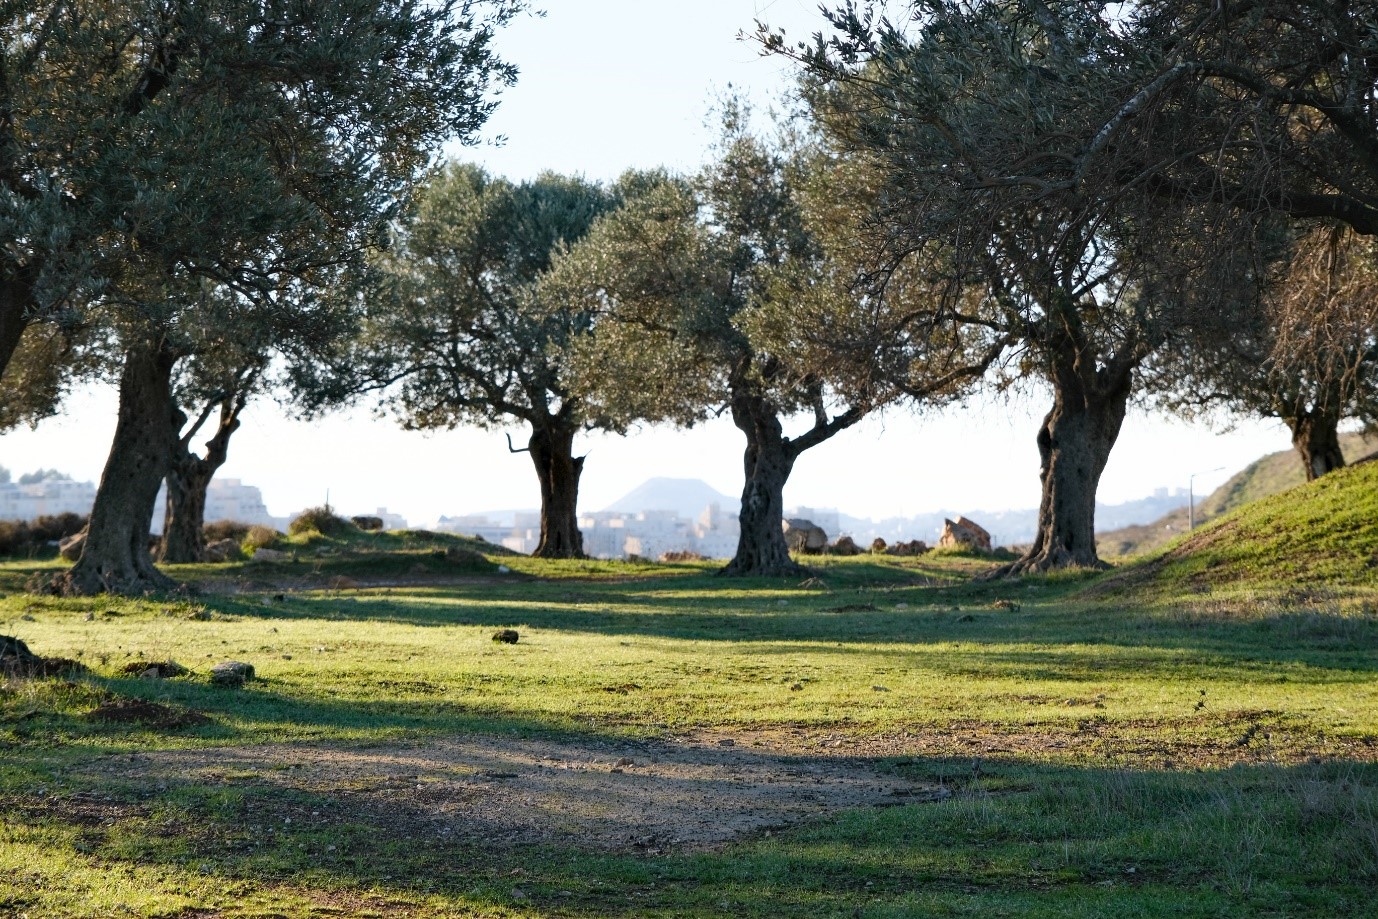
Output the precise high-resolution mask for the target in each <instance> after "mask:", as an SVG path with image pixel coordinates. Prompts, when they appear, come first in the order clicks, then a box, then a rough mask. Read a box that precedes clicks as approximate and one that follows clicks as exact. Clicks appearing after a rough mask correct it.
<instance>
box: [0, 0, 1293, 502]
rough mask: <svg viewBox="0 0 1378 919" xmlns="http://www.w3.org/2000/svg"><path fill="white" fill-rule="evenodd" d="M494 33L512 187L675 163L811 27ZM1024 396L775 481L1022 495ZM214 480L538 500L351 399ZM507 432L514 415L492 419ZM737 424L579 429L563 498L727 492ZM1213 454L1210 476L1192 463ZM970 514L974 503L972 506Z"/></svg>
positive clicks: (1030, 454) (710, 14)
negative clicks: (699, 482)
mask: <svg viewBox="0 0 1378 919" xmlns="http://www.w3.org/2000/svg"><path fill="white" fill-rule="evenodd" d="M547 7H548V15H547V16H546V17H544V18H540V19H538V18H529V19H526V20H524V21H521V22H519V23H517V24H515V25H514V26H513V27H511V28H510V29H509V30H507V31H506V32H505V33H504V34H503V35H502V36H501V40H500V47H501V49H502V51H503V53H504V55H505V56H506V57H507V58H508V59H510V60H511V61H513V62H514V63H516V64H517V65H518V66H519V67H520V68H521V77H520V78H519V80H518V83H517V85H516V86H515V87H514V88H512V89H511V90H508V91H507V92H506V93H505V94H504V96H503V99H502V103H501V106H500V107H499V109H498V111H497V113H496V115H495V116H494V117H493V119H492V121H491V122H490V123H489V126H488V129H487V130H486V131H485V138H489V139H491V138H493V137H496V136H498V135H505V137H506V142H505V143H504V144H503V145H501V146H495V145H492V144H485V145H482V146H479V147H467V148H465V147H456V148H454V149H453V150H452V151H451V152H452V154H453V155H455V156H457V157H461V158H468V159H475V160H478V161H480V162H482V163H483V164H484V166H485V167H486V168H487V169H489V171H491V172H494V173H497V174H501V175H505V176H507V177H509V178H512V179H516V180H520V179H524V178H529V177H531V176H534V175H535V174H536V173H538V172H540V171H541V170H544V169H550V170H554V171H557V172H564V173H582V174H584V175H585V176H587V177H589V178H592V179H612V178H615V177H616V176H617V175H618V174H619V173H621V172H622V171H623V170H624V169H626V168H628V167H632V166H636V167H652V166H658V165H663V166H668V167H670V168H673V169H679V170H692V169H693V168H695V167H696V166H698V165H699V164H700V163H701V162H703V159H704V156H705V150H706V147H707V146H708V144H709V143H710V142H711V140H712V138H713V129H712V128H711V127H710V126H709V109H710V107H711V103H712V100H713V99H714V98H715V97H716V96H718V95H720V94H721V93H722V92H724V91H725V90H726V89H727V88H728V87H729V85H731V86H733V87H736V88H738V89H739V90H744V91H746V92H747V93H748V94H749V95H751V96H752V97H753V98H755V99H756V100H757V102H758V104H760V105H767V104H769V103H770V101H771V99H772V98H773V97H774V96H775V95H776V94H777V93H778V92H779V91H781V90H783V89H785V88H786V87H787V86H788V83H789V78H788V68H787V67H786V66H785V65H784V64H783V63H782V62H779V61H776V60H761V59H759V58H758V57H757V55H756V51H755V47H754V46H753V45H752V44H751V43H749V42H743V41H738V40H737V35H738V33H739V32H741V31H742V30H747V31H751V29H752V23H753V21H754V20H755V19H756V18H762V19H765V20H766V21H767V22H770V23H771V24H772V25H776V26H782V27H784V28H785V29H786V30H787V31H788V32H789V34H790V35H791V36H798V37H800V38H804V37H806V36H807V35H808V34H809V33H811V32H813V31H816V30H817V29H818V28H820V27H821V19H820V18H819V16H818V13H817V6H816V4H815V3H813V2H808V0H698V2H695V3H668V2H663V0H650V2H648V0H579V2H577V3H574V2H569V0H565V2H564V3H561V2H559V0H550V2H548V3H547ZM1044 401H1045V400H1044V398H1043V397H1038V396H1030V397H1027V398H1026V399H1024V400H1022V401H1021V402H1017V403H1015V404H1013V405H1006V404H1004V403H1000V402H982V403H979V404H973V405H972V406H969V407H968V408H965V409H961V408H958V409H951V410H948V411H945V412H943V413H940V414H934V413H924V412H919V411H915V410H912V409H910V408H908V407H904V406H901V407H896V408H892V409H890V410H888V411H887V412H886V413H885V414H884V415H883V416H878V417H875V418H872V419H870V420H868V421H866V422H863V423H862V424H861V425H859V426H858V427H856V428H854V429H852V430H850V431H847V432H844V433H843V434H841V435H839V436H838V437H835V438H834V439H833V440H831V441H829V442H828V443H826V444H824V445H822V446H820V447H818V448H816V449H814V450H811V451H809V452H808V453H806V454H805V455H804V456H803V457H802V458H801V459H800V461H799V462H798V464H797V465H796V466H795V470H794V474H793V476H792V477H791V479H790V483H789V485H788V486H787V487H786V489H785V500H786V504H787V505H791V506H792V505H808V506H814V507H836V508H839V509H841V510H843V511H845V512H847V513H850V514H855V515H857V516H862V517H886V516H891V515H896V514H914V513H918V512H921V511H931V510H949V511H953V512H957V513H968V514H974V513H975V512H978V511H980V510H1002V509H1009V508H1027V507H1036V506H1037V504H1038V495H1039V488H1038V453H1037V449H1036V447H1035V445H1034V434H1035V431H1036V428H1037V424H1038V419H1039V418H1040V417H1041V416H1042V414H1043V412H1044V411H1045V410H1046V405H1044V404H1043V403H1044ZM115 410H116V406H115V398H114V394H113V392H111V391H110V390H108V389H106V388H102V387H92V388H90V389H87V390H84V391H82V392H80V393H76V394H74V395H73V397H72V398H71V399H69V401H68V404H67V409H66V412H65V413H64V414H63V415H62V416H61V417H58V418H54V419H51V420H49V421H46V422H44V423H43V424H41V425H40V426H39V427H38V429H37V430H34V431H31V430H28V429H21V430H18V431H14V432H11V433H9V434H6V435H4V436H0V465H3V466H5V467H7V468H9V469H10V470H11V471H13V472H16V473H20V472H26V471H29V470H31V469H35V468H38V467H40V466H42V467H55V468H57V469H60V470H62V471H64V472H67V473H68V474H70V475H72V476H73V477H74V478H77V479H89V480H92V481H95V480H98V479H99V477H100V472H101V469H102V467H103V465H104V462H105V456H106V452H107V450H108V448H109V444H110V439H111V436H112V435H113V432H114V428H115ZM246 416H247V417H246V418H245V421H244V427H243V428H242V429H241V430H240V431H239V432H238V433H236V434H235V436H234V439H233V441H232V443H231V445H230V458H229V461H228V462H227V463H226V464H225V466H224V467H222V469H221V471H220V473H219V475H220V476H221V477H226V478H239V479H242V480H243V481H244V482H246V483H247V484H251V485H257V486H259V487H260V488H261V489H262V490H263V494H264V499H265V501H266V503H267V505H268V509H269V511H270V512H272V513H274V514H278V515H285V514H289V513H292V512H295V511H297V510H300V509H301V508H303V507H307V506H309V505H313V504H319V503H322V502H323V501H324V500H325V496H326V491H327V489H328V490H329V494H330V501H331V504H332V505H334V506H335V507H337V508H338V509H340V510H341V511H343V512H345V513H351V514H354V513H363V512H370V511H372V510H374V509H376V508H378V507H387V508H388V509H389V510H390V511H394V512H398V513H401V514H403V515H404V516H406V517H407V518H408V520H409V521H410V522H411V523H412V524H413V525H421V524H425V523H429V522H432V521H434V520H435V519H436V518H437V517H438V516H440V515H441V514H446V515H454V514H460V513H471V512H480V511H483V510H496V509H503V508H517V507H526V508H533V507H536V506H538V505H539V502H540V496H539V491H538V490H537V485H536V477H535V473H534V471H533V470H532V468H531V463H530V460H529V459H528V457H527V456H526V455H525V454H521V455H511V454H509V453H508V452H507V445H506V441H505V440H504V438H503V435H502V433H501V432H500V431H495V432H484V431H475V430H459V431H453V432H438V433H435V434H418V433H411V432H404V431H401V430H400V429H399V428H398V427H397V425H396V424H395V422H392V421H389V420H376V419H375V418H374V417H373V413H372V412H371V411H369V410H368V409H357V410H354V411H351V412H348V413H340V414H337V415H334V416H331V417H330V418H328V419H325V420H324V421H322V422H319V423H317V424H306V423H303V422H296V421H292V420H290V419H289V418H288V417H287V415H286V414H284V413H283V412H282V411H281V410H280V409H278V408H277V407H276V406H275V405H273V404H272V403H271V402H260V403H257V404H255V405H253V406H252V407H251V409H250V410H249V411H248V412H247V413H246ZM507 430H508V431H510V432H511V434H512V438H513V440H514V441H516V442H517V443H518V444H521V443H524V442H525V440H526V436H527V435H526V432H525V430H524V429H523V428H522V427H521V426H519V425H515V424H514V425H512V426H510V427H509V428H507ZM743 444H744V441H743V439H742V437H741V435H740V433H739V432H738V431H737V430H736V429H735V428H734V427H733V426H732V425H731V423H730V422H728V421H722V420H720V421H716V422H713V423H710V424H708V425H705V426H703V427H701V428H698V429H695V430H692V431H683V432H681V431H674V430H672V429H669V428H651V429H646V430H642V431H639V432H636V433H634V434H632V435H631V436H629V437H626V438H619V437H613V436H607V435H597V436H590V437H587V438H584V439H583V441H582V444H581V445H580V447H579V449H581V450H583V451H585V452H587V454H588V460H587V462H586V464H585V469H584V479H583V488H582V491H581V500H580V508H581V509H582V510H597V509H599V508H602V507H603V506H605V505H607V504H610V503H612V502H613V501H615V500H616V499H617V498H618V497H620V496H621V495H622V494H624V493H626V492H628V491H630V490H631V489H632V488H634V487H635V486H636V485H638V484H640V483H641V482H642V481H643V480H645V479H647V478H649V477H651V476H672V477H679V478H698V479H703V480H704V481H706V482H708V483H709V484H710V485H712V486H713V487H715V488H717V489H718V490H719V491H722V492H725V493H727V494H733V495H735V494H739V493H740V491H741V478H742V459H741V454H742V447H743ZM1288 447H1289V440H1288V435H1287V431H1286V429H1285V428H1284V427H1282V426H1281V425H1279V424H1276V423H1266V424H1265V423H1261V422H1247V423H1243V424H1240V425H1239V426H1238V427H1237V428H1236V429H1235V430H1234V431H1233V432H1231V433H1226V434H1220V433H1216V432H1213V431H1212V430H1210V429H1209V428H1207V427H1205V426H1203V425H1199V424H1197V425H1192V424H1187V423H1184V422H1180V421H1175V420H1171V419H1165V418H1160V417H1154V416H1149V415H1147V414H1146V413H1144V412H1142V411H1135V412H1133V413H1132V414H1131V416H1130V418H1129V419H1128V420H1127V421H1126V422H1125V425H1124V430H1123V432H1122V434H1121V436H1120V440H1119V443H1118V444H1117V445H1116V447H1115V451H1114V453H1113V454H1112V455H1111V459H1110V464H1109V466H1108V468H1107V469H1106V471H1105V475H1104V476H1103V478H1102V480H1101V489H1100V497H1101V500H1102V501H1105V502H1109V503H1115V502H1120V501H1127V500H1132V499H1134V498H1139V497H1144V496H1146V495H1148V494H1151V493H1152V491H1153V490H1154V489H1155V488H1159V487H1167V488H1186V487H1187V481H1188V477H1189V476H1190V475H1191V474H1192V473H1197V472H1204V473H1206V474H1204V475H1198V476H1197V477H1196V489H1197V492H1198V494H1199V493H1203V492H1204V491H1209V490H1210V489H1212V488H1214V487H1215V486H1216V485H1219V484H1220V483H1221V482H1223V481H1224V480H1225V479H1226V478H1227V477H1228V476H1229V475H1230V474H1232V473H1234V472H1235V471H1237V470H1239V469H1240V468H1242V467H1243V466H1244V465H1246V464H1247V463H1249V462H1251V461H1252V460H1254V459H1256V458H1257V457H1259V456H1260V455H1262V454H1264V453H1268V452H1272V451H1275V450H1283V449H1287V448H1288ZM1216 467H1224V468H1223V469H1222V470H1221V471H1218V472H1206V471H1207V470H1212V469H1215V468H1216ZM976 517H977V519H978V521H979V515H976Z"/></svg>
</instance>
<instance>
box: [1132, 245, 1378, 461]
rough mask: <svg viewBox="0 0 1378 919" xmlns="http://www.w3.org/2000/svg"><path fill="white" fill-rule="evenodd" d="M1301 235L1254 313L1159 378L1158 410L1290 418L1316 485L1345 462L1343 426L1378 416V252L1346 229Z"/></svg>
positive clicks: (1240, 315) (1183, 352)
mask: <svg viewBox="0 0 1378 919" xmlns="http://www.w3.org/2000/svg"><path fill="white" fill-rule="evenodd" d="M1295 229H1296V230H1299V231H1300V235H1299V236H1296V233H1295V232H1286V233H1284V234H1283V235H1285V236H1289V237H1293V236H1294V237H1295V238H1293V239H1289V240H1286V241H1285V242H1284V243H1283V244H1282V246H1281V248H1282V250H1283V251H1282V252H1281V253H1280V254H1279V255H1278V257H1277V259H1276V261H1277V263H1278V266H1277V268H1276V270H1275V271H1274V272H1273V273H1272V275H1271V277H1270V278H1269V282H1268V283H1267V284H1266V285H1264V286H1263V287H1262V288H1260V290H1259V293H1258V296H1259V302H1258V304H1257V308H1256V309H1252V310H1240V311H1237V312H1236V313H1235V316H1236V317H1237V321H1236V322H1234V323H1232V324H1231V325H1230V326H1229V327H1228V328H1222V329H1220V330H1218V332H1219V334H1215V335H1211V336H1206V337H1201V338H1199V339H1197V340H1192V341H1188V342H1186V343H1184V347H1182V348H1181V349H1180V350H1176V351H1173V352H1171V353H1165V354H1162V355H1159V356H1155V359H1154V361H1153V365H1154V366H1153V367H1152V368H1151V372H1152V373H1154V374H1155V375H1156V376H1157V377H1159V378H1160V379H1161V381H1162V383H1161V385H1160V387H1159V391H1160V392H1161V393H1162V396H1161V397H1160V399H1159V402H1160V404H1162V405H1164V406H1165V407H1166V408H1168V409H1170V410H1174V411H1177V412H1179V413H1182V414H1184V415H1187V416H1188V417H1193V416H1197V415H1206V416H1208V417H1209V416H1211V415H1213V413H1214V412H1216V411H1219V410H1223V411H1225V412H1227V413H1228V417H1240V416H1243V417H1250V416H1252V417H1264V418H1276V419H1278V420H1279V421H1282V422H1283V423H1284V424H1286V425H1287V427H1288V429H1289V431H1290V432H1291V435H1292V445H1293V447H1294V448H1295V449H1296V451H1297V455H1298V458H1299V459H1300V461H1301V464H1302V468H1303V469H1304V470H1305V472H1306V478H1307V479H1308V480H1311V479H1315V478H1318V477H1320V476H1322V475H1325V474H1326V473H1328V472H1332V471H1334V470H1336V469H1339V468H1340V467H1342V466H1344V465H1345V458H1344V454H1343V453H1342V452H1341V450H1340V438H1339V428H1340V424H1341V423H1342V422H1344V421H1346V420H1357V421H1361V422H1365V423H1372V422H1373V421H1374V420H1375V419H1378V277H1375V272H1378V251H1375V242H1374V240H1373V239H1372V238H1371V237H1364V236H1360V235H1358V234H1357V233H1355V232H1354V231H1353V230H1352V229H1350V228H1348V227H1346V226H1343V225H1333V224H1332V225H1319V226H1312V227H1310V228H1306V227H1298V228H1295Z"/></svg>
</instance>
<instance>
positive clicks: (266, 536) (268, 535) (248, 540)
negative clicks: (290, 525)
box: [241, 524, 282, 551]
mask: <svg viewBox="0 0 1378 919" xmlns="http://www.w3.org/2000/svg"><path fill="white" fill-rule="evenodd" d="M281 538H282V534H281V533H279V532H278V531H277V530H275V529H273V528H272V527H265V526H259V525H258V524H255V525H254V526H251V527H249V531H248V532H247V533H245V534H244V539H243V540H242V542H241V545H243V546H244V549H245V551H248V550H250V549H263V548H266V547H267V546H271V545H272V544H273V543H275V542H277V541H278V540H279V539H281Z"/></svg>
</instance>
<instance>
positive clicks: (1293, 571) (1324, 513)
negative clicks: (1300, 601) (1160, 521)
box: [1096, 462, 1378, 592]
mask: <svg viewBox="0 0 1378 919" xmlns="http://www.w3.org/2000/svg"><path fill="white" fill-rule="evenodd" d="M1149 582H1152V583H1153V584H1154V585H1155V586H1156V587H1157V588H1159V589H1164V590H1170V591H1171V590H1180V589H1183V588H1185V589H1187V590H1192V591H1198V592H1199V591H1203V590H1205V591H1208V590H1211V589H1214V588H1216V587H1226V586H1230V587H1235V588H1242V589H1248V590H1260V589H1262V590H1270V589H1286V590H1298V589H1305V588H1308V587H1321V588H1325V589H1331V588H1340V587H1352V586H1360V585H1362V586H1375V585H1378V462H1365V463H1362V464H1360V465H1357V466H1350V467H1349V468H1347V469H1341V470H1339V471H1338V472H1333V473H1331V474H1330V475H1327V476H1324V477H1323V478H1320V479H1317V480H1316V481H1314V482H1309V483H1306V484H1303V485H1298V486H1296V487H1294V488H1290V489H1287V490H1286V491H1283V492H1280V493H1278V494H1274V495H1269V496H1268V497H1265V498H1260V499H1258V500H1256V501H1251V502H1249V503H1247V504H1244V505H1243V506H1241V507H1239V508H1237V509H1235V510H1234V511H1233V512H1231V513H1228V514H1226V515H1224V516H1223V517H1220V518H1218V519H1216V520H1214V521H1211V522H1210V523H1208V524H1206V525H1204V526H1201V527H1198V528H1197V530H1196V532H1195V533H1193V534H1192V535H1190V536H1189V537H1186V538H1183V539H1181V540H1180V541H1179V542H1177V543H1176V544H1173V545H1171V546H1170V547H1169V548H1168V551H1167V552H1165V553H1164V554H1163V555H1161V556H1159V557H1157V558H1154V559H1150V560H1146V561H1144V562H1142V563H1139V564H1135V565H1131V566H1129V567H1127V568H1125V569H1123V570H1121V571H1120V572H1119V573H1117V574H1116V575H1114V576H1112V577H1110V578H1109V579H1107V580H1106V581H1105V582H1102V583H1101V584H1099V585H1097V588H1096V589H1097V590H1113V589H1115V588H1117V587H1123V586H1128V585H1134V586H1136V587H1137V586H1142V585H1144V584H1146V583H1149Z"/></svg>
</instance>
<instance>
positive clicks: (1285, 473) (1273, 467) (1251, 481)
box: [1096, 434, 1378, 558]
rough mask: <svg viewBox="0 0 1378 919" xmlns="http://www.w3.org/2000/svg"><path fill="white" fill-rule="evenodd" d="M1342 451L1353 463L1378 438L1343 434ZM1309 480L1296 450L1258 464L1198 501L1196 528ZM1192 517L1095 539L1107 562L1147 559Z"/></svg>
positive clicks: (1375, 446)
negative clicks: (1134, 557)
mask: <svg viewBox="0 0 1378 919" xmlns="http://www.w3.org/2000/svg"><path fill="white" fill-rule="evenodd" d="M1340 448H1341V449H1342V450H1343V451H1344V455H1345V459H1346V460H1347V461H1348V462H1351V463H1352V462H1354V461H1355V460H1357V459H1360V458H1361V457H1364V456H1367V455H1368V454H1370V453H1372V452H1373V451H1374V450H1378V438H1376V437H1372V436H1369V437H1365V436H1364V435H1362V434H1344V435H1342V436H1341V437H1340ZM1305 481H1306V475H1305V473H1304V472H1303V470H1302V464H1301V460H1300V459H1298V457H1297V452H1296V451H1295V450H1280V451H1278V452H1277V453H1269V454H1268V455H1267V456H1264V457H1262V458H1261V459H1257V460H1255V461H1254V462H1252V463H1250V464H1249V465H1248V466H1246V467H1244V468H1243V469H1242V470H1240V471H1239V472H1237V473H1235V475H1234V476H1232V477H1231V478H1230V480H1229V481H1228V482H1226V483H1225V484H1224V485H1221V486H1220V487H1219V488H1217V489H1216V490H1215V491H1213V492H1211V493H1210V494H1209V495H1207V496H1205V497H1203V498H1200V499H1198V500H1197V502H1196V525H1197V526H1200V525H1201V524H1203V523H1206V522H1208V521H1211V520H1214V519H1216V518H1217V517H1220V516H1222V515H1224V514H1228V513H1229V512H1230V511H1232V510H1234V509H1235V508H1237V507H1241V506H1243V505H1245V504H1248V503H1249V502H1250V501H1257V500H1258V499H1260V498H1265V497H1267V496H1268V495H1275V494H1277V493H1278V492H1281V491H1284V490H1286V489H1288V488H1292V487H1294V486H1296V485H1300V484H1301V483H1303V482H1305ZM1188 517H1189V515H1188V513H1187V509H1186V508H1181V509H1179V510H1175V511H1173V512H1172V513H1170V514H1166V515H1164V516H1163V517H1160V518H1159V519H1157V520H1155V521H1153V522H1152V523H1146V524H1142V525H1140V526H1130V527H1121V528H1120V529H1117V530H1109V531H1106V532H1104V533H1097V534H1096V544H1097V546H1098V547H1099V549H1100V554H1101V555H1102V556H1103V557H1105V558H1122V557H1126V556H1130V555H1142V554H1143V553H1146V552H1153V551H1155V550H1157V549H1161V548H1163V547H1164V546H1166V545H1167V544H1168V543H1169V542H1171V541H1172V540H1174V539H1176V538H1177V537H1179V536H1181V535H1182V534H1183V533H1185V532H1186V531H1187V528H1188V523H1189V519H1188Z"/></svg>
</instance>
